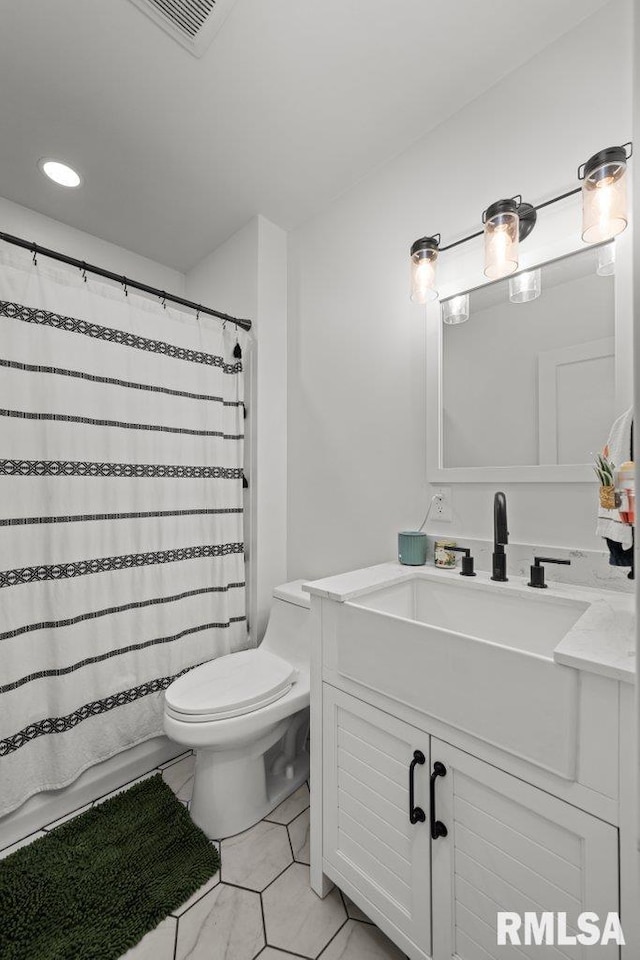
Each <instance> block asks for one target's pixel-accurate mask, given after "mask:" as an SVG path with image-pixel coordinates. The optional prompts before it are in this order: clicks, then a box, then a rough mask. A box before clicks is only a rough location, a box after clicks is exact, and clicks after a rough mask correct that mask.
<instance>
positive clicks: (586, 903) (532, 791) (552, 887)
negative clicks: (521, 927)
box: [431, 737, 619, 960]
mask: <svg viewBox="0 0 640 960" xmlns="http://www.w3.org/2000/svg"><path fill="white" fill-rule="evenodd" d="M431 759H432V767H433V766H434V764H435V763H437V762H439V763H441V764H442V765H443V768H444V769H445V770H446V774H445V775H444V776H442V777H438V780H437V788H436V791H435V796H436V809H437V817H438V819H439V820H441V821H442V822H443V823H444V824H445V826H446V829H447V836H446V837H444V838H439V839H437V840H434V841H433V844H432V888H433V898H432V903H433V916H434V922H433V958H434V960H445V958H446V960H450V958H452V957H459V958H460V960H479V958H483V960H485V958H486V957H493V956H496V955H497V956H503V955H504V956H509V955H510V948H509V947H506V946H505V947H496V912H497V911H498V910H508V911H514V912H516V913H518V914H520V915H522V914H524V912H525V911H534V912H535V913H538V914H540V913H541V912H543V911H553V912H554V913H566V914H567V926H568V928H571V923H572V922H573V923H575V918H576V916H577V915H578V914H579V913H581V912H583V911H592V912H594V913H597V914H598V916H599V917H600V918H601V921H602V922H604V919H605V918H606V916H607V914H608V913H609V912H611V911H615V912H618V831H617V830H616V828H615V827H612V826H611V825H610V824H607V823H604V822H603V821H602V820H599V819H598V818H597V817H594V816H591V815H590V814H588V813H585V812H584V811H582V810H578V809H576V808H575V807H573V806H571V805H570V804H568V803H565V802H564V801H562V800H559V799H557V798H556V797H553V796H551V795H550V794H548V793H545V792H544V791H543V790H539V789H537V788H536V787H532V786H530V785H529V784H528V783H525V782H523V781H522V780H519V779H517V778H516V777H513V776H511V775H510V774H507V773H504V772H502V771H501V770H497V769H496V768H495V767H493V766H491V764H488V763H485V762H484V761H482V760H478V759H476V758H475V757H472V756H470V755H469V754H467V753H464V752H463V751H462V750H458V749H456V748H455V747H452V746H451V745H450V744H448V743H444V742H443V741H441V740H438V739H436V738H435V737H434V738H431ZM612 891H615V893H614V894H613V895H612ZM574 932H575V931H574ZM512 950H513V955H514V956H520V954H519V952H518V951H517V950H516V949H515V948H512ZM530 951H533V955H534V956H536V955H541V956H544V957H548V958H549V960H562V958H564V957H566V956H569V957H574V956H576V957H585V958H590V957H592V958H594V960H596V958H597V960H605V958H606V960H614V958H617V957H618V956H619V947H618V946H617V945H616V944H613V943H611V944H608V945H604V946H589V947H587V946H580V945H576V946H574V947H570V946H569V947H567V946H563V947H559V948H558V949H556V948H554V947H551V946H545V947H541V946H537V947H536V946H532V947H529V948H524V947H523V952H524V953H525V954H526V955H529V952H530Z"/></svg>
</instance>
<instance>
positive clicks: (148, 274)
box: [0, 197, 184, 296]
mask: <svg viewBox="0 0 640 960" xmlns="http://www.w3.org/2000/svg"><path fill="white" fill-rule="evenodd" d="M0 230H1V231H2V232H3V233H11V234H13V235H14V236H17V237H22V239H24V240H32V241H35V242H36V243H39V244H40V245H41V246H43V247H50V248H51V249H53V250H59V251H60V252H61V253H66V254H68V255H69V256H70V257H74V258H76V259H78V260H85V261H86V262H87V263H93V264H95V265H96V266H98V267H104V268H105V269H107V270H112V271H113V272H114V273H119V274H120V273H121V274H123V275H125V276H128V277H130V278H131V279H132V280H140V281H142V282H143V283H147V284H149V286H152V287H158V288H159V289H160V290H166V291H167V292H171V293H176V294H178V295H179V296H184V275H183V274H181V273H179V272H178V271H177V270H172V269H171V268H170V267H165V266H163V265H162V264H161V263H156V262H155V261H153V260H148V259H147V258H146V257H141V256H139V255H138V254H137V253H132V252H131V251H130V250H125V248H124V247H118V246H116V244H114V243H109V242H108V241H106V240H100V239H99V238H98V237H94V236H92V235H91V234H90V233H83V231H82V230H75V229H74V228H73V227H68V226H67V225H66V224H65V223H60V221H59V220H52V219H51V218H50V217H44V216H43V215H42V214H41V213H36V211H35V210H29V209H28V207H21V206H20V205H19V204H17V203H13V202H12V201H11V200H5V199H4V197H0ZM1 245H2V244H1V243H0V246H1ZM7 249H8V250H11V249H13V248H12V247H9V246H7Z"/></svg>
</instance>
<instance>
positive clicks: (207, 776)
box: [189, 710, 309, 840]
mask: <svg viewBox="0 0 640 960" xmlns="http://www.w3.org/2000/svg"><path fill="white" fill-rule="evenodd" d="M308 714H309V712H308V710H304V711H301V713H299V714H297V715H296V716H294V717H289V718H287V719H286V720H282V721H280V722H279V723H278V724H275V725H274V727H273V728H272V729H271V730H269V731H268V732H266V733H265V734H263V736H262V737H260V739H259V741H257V742H255V743H252V744H250V745H245V746H243V747H240V748H238V749H236V750H215V749H214V750H209V749H207V748H206V747H198V748H197V749H196V770H195V778H194V785H193V797H192V800H191V804H190V806H189V812H190V814H191V819H192V820H193V822H194V823H195V824H196V825H197V826H198V827H200V829H201V830H202V831H203V832H204V833H205V834H206V835H207V837H209V839H211V840H222V839H224V838H226V837H231V836H234V835H235V834H237V833H242V832H243V831H244V830H248V829H249V827H252V826H253V825H254V824H256V823H258V822H259V821H260V820H262V819H263V817H265V816H266V815H267V814H268V813H270V812H271V810H273V809H274V808H275V807H277V806H278V804H279V803H282V801H283V800H285V799H286V797H288V796H289V794H291V793H293V791H294V790H296V789H297V788H298V787H299V786H300V785H301V784H303V783H304V782H305V780H307V779H308V777H309V753H308V750H307V747H306V742H305V741H306V731H307V730H308V725H309V719H308Z"/></svg>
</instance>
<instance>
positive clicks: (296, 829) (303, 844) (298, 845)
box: [287, 810, 311, 865]
mask: <svg viewBox="0 0 640 960" xmlns="http://www.w3.org/2000/svg"><path fill="white" fill-rule="evenodd" d="M287 830H288V831H289V838H290V840H291V849H292V850H293V859H294V860H295V861H296V862H297V863H306V864H307V865H308V864H309V863H310V862H311V860H310V856H309V810H305V811H304V812H303V813H301V814H300V816H299V817H296V818H295V820H292V821H291V823H290V824H289V826H288V827H287Z"/></svg>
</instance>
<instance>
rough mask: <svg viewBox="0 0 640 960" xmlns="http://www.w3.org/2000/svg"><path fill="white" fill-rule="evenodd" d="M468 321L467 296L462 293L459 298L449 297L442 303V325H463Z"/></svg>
mask: <svg viewBox="0 0 640 960" xmlns="http://www.w3.org/2000/svg"><path fill="white" fill-rule="evenodd" d="M468 319H469V294H468V293H463V294H461V295H460V296H459V297H451V299H450V300H443V302H442V322H443V323H450V324H454V323H464V322H465V320H468Z"/></svg>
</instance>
